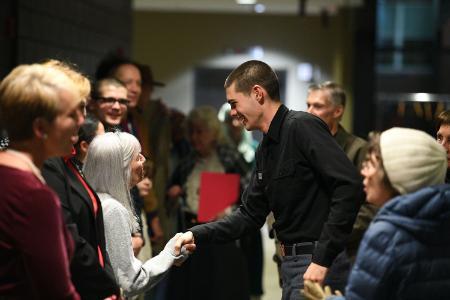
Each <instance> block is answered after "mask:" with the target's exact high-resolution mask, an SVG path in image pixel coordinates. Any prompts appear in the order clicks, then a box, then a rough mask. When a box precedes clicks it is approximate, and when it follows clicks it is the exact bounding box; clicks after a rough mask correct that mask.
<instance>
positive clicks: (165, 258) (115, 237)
mask: <svg viewBox="0 0 450 300" xmlns="http://www.w3.org/2000/svg"><path fill="white" fill-rule="evenodd" d="M110 201H114V200H110ZM103 213H104V221H105V236H106V241H107V245H106V247H107V252H108V255H109V258H110V260H111V265H112V267H113V270H114V274H115V276H116V279H117V281H118V282H119V285H120V287H121V288H122V289H123V291H124V293H125V295H126V296H127V297H131V296H134V295H137V294H139V293H141V292H143V291H146V290H148V289H150V288H151V287H152V286H154V285H155V284H156V283H157V282H158V281H159V280H161V279H162V276H163V275H164V274H165V273H166V272H167V271H168V270H169V268H170V267H171V266H172V264H173V263H174V261H175V259H176V258H177V257H175V256H174V255H172V253H171V252H170V251H168V250H166V249H165V250H163V251H161V253H160V254H159V255H157V256H155V257H153V258H151V259H150V260H148V261H147V262H145V263H144V264H143V263H142V262H141V261H140V260H138V259H137V258H135V256H134V253H133V248H132V245H131V229H130V223H129V216H128V211H127V210H126V209H125V208H124V207H121V206H119V204H112V205H110V207H108V209H104V211H103Z"/></svg>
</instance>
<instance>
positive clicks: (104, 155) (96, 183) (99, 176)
mask: <svg viewBox="0 0 450 300" xmlns="http://www.w3.org/2000/svg"><path fill="white" fill-rule="evenodd" d="M140 151H141V145H140V144H139V141H138V140H137V139H136V138H135V137H134V136H133V135H131V134H128V133H125V132H114V133H112V132H109V133H106V134H104V135H100V136H97V137H96V138H95V139H94V140H93V141H92V143H91V144H90V146H89V150H88V154H87V158H86V163H85V165H84V174H85V176H86V178H87V179H88V181H89V183H90V184H91V186H92V187H93V188H94V189H95V191H96V192H97V194H98V196H99V198H100V201H101V204H102V207H103V218H104V224H105V238H106V251H107V253H108V255H109V258H110V260H111V265H112V267H113V271H114V275H115V277H116V280H117V281H118V283H119V286H120V287H121V289H122V290H123V291H124V294H125V296H127V297H130V296H134V295H137V294H139V293H142V292H144V291H146V290H148V289H150V288H151V287H153V286H154V285H155V284H156V283H157V282H158V281H159V280H160V279H161V278H162V276H163V275H164V274H165V273H166V272H167V271H168V269H169V268H170V267H171V266H172V265H173V264H174V263H175V262H177V261H179V260H182V259H184V258H185V256H186V255H187V252H188V251H193V250H194V248H195V245H194V244H190V245H185V249H184V250H183V251H184V252H183V251H182V252H183V254H180V253H176V252H177V251H175V249H174V243H175V240H176V238H177V235H175V237H173V238H172V239H171V240H170V241H169V242H168V243H167V245H166V246H165V248H164V250H163V251H161V253H160V254H159V255H157V256H155V257H153V258H151V259H150V260H148V261H146V262H144V263H142V262H141V261H139V260H138V259H137V258H135V256H134V254H133V248H132V244H131V234H132V233H133V232H135V231H136V230H137V229H138V226H139V225H138V222H137V217H136V215H135V213H134V209H133V202H132V200H131V196H130V188H131V187H133V186H135V185H136V184H137V183H138V182H140V181H141V180H142V179H143V178H144V169H143V164H144V162H145V158H144V156H143V155H142V154H140Z"/></svg>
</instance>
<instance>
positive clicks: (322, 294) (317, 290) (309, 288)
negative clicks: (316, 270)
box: [301, 280, 342, 300]
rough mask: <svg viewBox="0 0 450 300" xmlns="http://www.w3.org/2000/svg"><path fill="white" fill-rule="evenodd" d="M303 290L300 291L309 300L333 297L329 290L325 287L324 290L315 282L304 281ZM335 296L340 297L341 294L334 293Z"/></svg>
mask: <svg viewBox="0 0 450 300" xmlns="http://www.w3.org/2000/svg"><path fill="white" fill-rule="evenodd" d="M304 287H305V288H304V289H303V290H301V293H302V294H303V296H305V297H306V298H307V299H309V300H324V299H326V298H327V297H329V296H333V294H332V292H331V288H330V287H329V286H328V285H327V286H325V288H322V286H321V285H320V284H319V283H317V282H312V281H310V280H305V282H304ZM335 293H336V294H335V295H336V296H342V294H341V292H339V291H336V292H335Z"/></svg>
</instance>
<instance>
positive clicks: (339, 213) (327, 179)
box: [190, 105, 363, 267]
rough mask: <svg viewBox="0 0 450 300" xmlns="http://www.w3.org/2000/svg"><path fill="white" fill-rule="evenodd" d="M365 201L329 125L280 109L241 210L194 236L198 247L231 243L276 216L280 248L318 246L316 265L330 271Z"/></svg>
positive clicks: (199, 229) (197, 228)
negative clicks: (310, 243) (303, 244)
mask: <svg viewBox="0 0 450 300" xmlns="http://www.w3.org/2000/svg"><path fill="white" fill-rule="evenodd" d="M220 192H224V191H220ZM362 200H363V192H362V184H361V178H360V177H359V175H358V172H357V170H356V168H355V167H354V166H353V165H352V163H351V162H350V161H349V159H348V158H347V156H346V155H345V153H344V152H343V151H342V150H341V148H340V147H339V146H338V144H337V143H336V141H335V140H334V138H333V137H332V136H331V134H330V132H329V130H328V127H327V125H326V124H325V123H324V122H323V121H322V120H320V119H319V118H318V117H315V116H313V115H311V114H309V113H306V112H296V111H289V110H288V108H287V107H286V106H284V105H281V106H280V108H279V109H278V111H277V113H276V114H275V117H274V119H273V120H272V122H271V124H270V127H269V130H268V132H267V134H266V135H265V136H264V138H263V141H262V143H261V144H260V146H259V148H258V150H257V153H256V167H255V169H254V170H253V174H252V178H251V181H250V184H249V186H248V187H247V189H246V190H245V192H244V194H243V196H242V205H241V206H240V207H239V209H238V210H236V211H235V212H234V213H233V214H231V215H230V216H228V217H226V218H224V219H222V220H219V221H217V222H214V223H209V224H204V225H200V226H195V227H193V228H191V229H190V230H191V231H192V232H193V234H194V237H195V241H196V243H202V242H218V243H220V242H227V241H230V240H233V239H237V238H239V237H240V236H242V235H243V234H245V233H247V232H248V231H250V230H255V229H258V228H260V227H261V226H262V225H263V224H264V222H265V220H266V217H267V215H268V214H269V212H270V211H272V212H273V213H274V216H275V223H274V228H275V230H276V233H277V237H278V238H279V240H280V241H281V242H282V243H286V244H293V243H298V242H305V241H318V243H317V247H316V249H315V251H314V254H313V262H315V263H317V264H319V265H321V266H325V267H329V266H330V265H331V263H332V261H333V260H334V258H335V257H336V255H337V254H338V253H339V252H340V251H342V250H343V248H344V246H345V242H346V240H347V238H348V236H349V234H350V232H351V230H352V225H353V222H354V220H355V217H356V214H357V213H358V210H359V207H360V205H361V202H362Z"/></svg>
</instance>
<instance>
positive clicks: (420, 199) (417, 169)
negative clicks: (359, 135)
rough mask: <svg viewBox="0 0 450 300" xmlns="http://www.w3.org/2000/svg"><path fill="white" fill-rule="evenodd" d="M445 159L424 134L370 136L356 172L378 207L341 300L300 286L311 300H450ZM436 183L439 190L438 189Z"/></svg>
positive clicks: (449, 190) (395, 131)
mask: <svg viewBox="0 0 450 300" xmlns="http://www.w3.org/2000/svg"><path fill="white" fill-rule="evenodd" d="M446 170H447V156H446V153H445V151H444V150H443V149H442V146H440V145H439V144H438V143H437V142H436V141H434V139H433V138H432V137H431V136H429V135H428V134H426V133H424V132H422V131H419V130H414V129H407V128H392V129H390V130H387V131H385V132H383V133H382V134H381V135H380V134H375V135H374V136H373V137H372V139H371V142H370V146H369V152H368V156H367V160H366V161H365V163H364V164H363V168H362V170H361V174H362V175H363V176H364V189H365V192H366V194H367V201H368V202H370V203H373V204H376V205H377V206H380V207H382V208H381V210H380V211H379V213H378V214H377V216H376V217H375V219H374V220H373V221H372V224H371V225H370V227H369V229H368V230H367V232H366V233H365V235H364V238H363V240H362V242H361V244H360V248H359V250H358V255H357V258H356V262H355V265H354V267H353V269H352V271H351V274H350V277H349V280H348V285H347V287H346V290H345V298H344V297H342V296H332V295H331V293H330V292H329V291H328V292H326V291H325V292H324V290H322V288H321V287H320V285H318V284H316V283H312V282H308V283H306V284H305V290H304V294H305V296H306V297H307V298H309V299H327V300H328V299H333V300H342V299H347V300H349V299H351V300H353V299H365V300H367V299H450V185H443V184H442V183H444V180H445V175H446ZM439 184H441V185H439Z"/></svg>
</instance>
